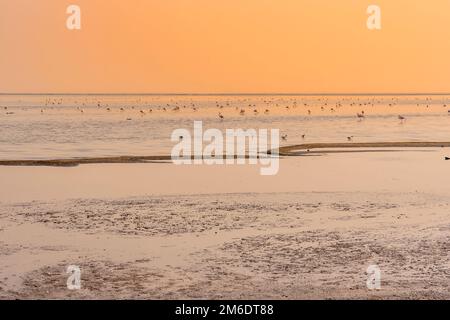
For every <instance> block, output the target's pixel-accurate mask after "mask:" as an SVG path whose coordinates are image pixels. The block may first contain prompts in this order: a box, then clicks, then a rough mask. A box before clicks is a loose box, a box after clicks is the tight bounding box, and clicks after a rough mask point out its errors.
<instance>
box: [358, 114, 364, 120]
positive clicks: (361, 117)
mask: <svg viewBox="0 0 450 320" xmlns="http://www.w3.org/2000/svg"><path fill="white" fill-rule="evenodd" d="M356 116H357V117H358V119H364V118H365V115H364V114H363V113H357V114H356Z"/></svg>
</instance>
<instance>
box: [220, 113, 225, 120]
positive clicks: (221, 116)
mask: <svg viewBox="0 0 450 320" xmlns="http://www.w3.org/2000/svg"><path fill="white" fill-rule="evenodd" d="M219 118H220V120H223V119H224V116H223V115H222V114H221V113H220V112H219Z"/></svg>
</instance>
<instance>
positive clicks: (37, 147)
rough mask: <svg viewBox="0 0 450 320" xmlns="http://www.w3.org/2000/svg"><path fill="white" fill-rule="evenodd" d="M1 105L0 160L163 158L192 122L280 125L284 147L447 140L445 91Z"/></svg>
mask: <svg viewBox="0 0 450 320" xmlns="http://www.w3.org/2000/svg"><path fill="white" fill-rule="evenodd" d="M177 107H178V108H179V109H178V110H177ZM0 108H1V109H0V159H14V160H21V159H54V158H73V157H99V156H117V155H167V154H169V153H170V150H171V148H172V146H173V145H174V144H175V143H174V142H171V140H170V136H171V133H172V131H173V130H174V129H177V128H187V129H189V130H191V131H192V129H193V121H194V120H202V121H203V126H204V128H205V129H206V128H218V129H221V130H224V129H226V128H230V129H231V128H242V129H249V128H253V129H260V128H267V129H270V128H273V129H280V134H282V135H284V134H287V135H288V138H287V140H286V141H282V143H281V144H282V145H289V144H298V143H314V142H347V137H348V136H353V141H355V142H376V141H378V142H383V141H449V140H450V115H449V112H448V110H449V109H450V96H343V97H340V96H271V95H268V96H256V95H255V96H227V95H226V96H198V95H193V96H188V95H174V96H170V95H161V96H158V95H142V96H139V95H102V96H94V95H85V96H83V95H64V96H55V95H51V96H44V95H0ZM108 108H109V110H108ZM121 108H122V109H123V110H121ZM194 108H195V110H194ZM164 109H165V110H164ZM241 109H243V110H245V114H244V115H240V114H239V112H240V110H241ZM150 110H152V111H151V112H150ZM254 110H257V113H256V112H254ZM266 110H267V111H266ZM141 111H143V113H141ZM362 111H364V113H365V115H366V117H365V119H363V120H362V121H361V120H358V118H357V117H356V113H358V112H359V113H360V112H362ZM219 113H221V114H222V115H223V116H224V120H220V119H219V117H218V114H219ZM398 115H403V116H405V117H406V121H403V122H401V121H400V120H398ZM303 134H305V135H306V136H305V138H302V135H303Z"/></svg>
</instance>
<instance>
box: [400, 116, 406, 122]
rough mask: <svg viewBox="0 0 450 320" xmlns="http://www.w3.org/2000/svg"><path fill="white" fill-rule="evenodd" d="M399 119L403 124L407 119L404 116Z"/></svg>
mask: <svg viewBox="0 0 450 320" xmlns="http://www.w3.org/2000/svg"><path fill="white" fill-rule="evenodd" d="M398 119H399V120H400V121H401V122H403V121H405V120H406V118H405V117H404V116H401V115H399V116H398Z"/></svg>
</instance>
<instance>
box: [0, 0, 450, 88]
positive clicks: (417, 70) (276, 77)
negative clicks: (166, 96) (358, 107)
mask: <svg viewBox="0 0 450 320" xmlns="http://www.w3.org/2000/svg"><path fill="white" fill-rule="evenodd" d="M70 4H77V5H79V6H80V7H81V13H82V17H81V18H82V29H81V30H79V31H69V30H68V29H67V28H66V19H67V17H68V15H67V14H66V8H67V6H69V5H70ZM370 4H376V5H379V6H380V7H381V9H382V30H380V31H370V30H368V29H367V27H366V20H367V17H368V15H367V13H366V9H367V7H368V6H369V5H370ZM449 57H450V1H448V0H433V1H424V0H395V1H393V0H374V1H365V0H342V1H336V0H68V1H66V0H0V74H1V76H0V92H3V93H50V92H53V93H75V92H77V93H100V92H103V93H144V92H145V93H194V92H195V93H250V92H258V93H275V92H277V93H314V92H320V93H340V92H346V93H362V92H365V93H366V92H368V93H376V92H383V93H384V92H450V58H449Z"/></svg>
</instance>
